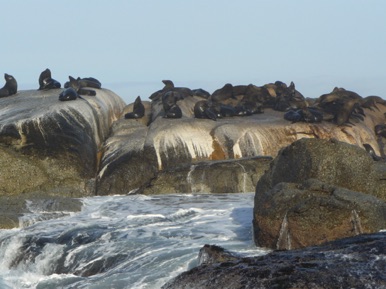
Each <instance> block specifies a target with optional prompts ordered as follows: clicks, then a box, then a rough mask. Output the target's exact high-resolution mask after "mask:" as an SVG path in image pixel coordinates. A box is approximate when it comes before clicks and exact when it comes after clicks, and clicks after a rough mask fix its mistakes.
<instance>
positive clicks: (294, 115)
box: [284, 107, 323, 123]
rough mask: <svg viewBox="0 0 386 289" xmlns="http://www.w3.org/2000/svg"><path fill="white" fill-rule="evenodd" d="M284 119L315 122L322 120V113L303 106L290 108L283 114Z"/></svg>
mask: <svg viewBox="0 0 386 289" xmlns="http://www.w3.org/2000/svg"><path fill="white" fill-rule="evenodd" d="M284 119H285V120H288V121H292V122H293V123H294V122H300V121H302V122H308V123H315V122H321V121H322V120H323V114H322V113H321V112H320V111H318V109H316V108H312V107H305V108H302V109H296V110H295V109H291V110H289V111H287V112H286V113H285V114H284Z"/></svg>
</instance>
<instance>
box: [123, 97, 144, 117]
mask: <svg viewBox="0 0 386 289" xmlns="http://www.w3.org/2000/svg"><path fill="white" fill-rule="evenodd" d="M144 115H145V106H144V105H143V103H142V101H141V97H140V96H138V97H137V98H136V99H135V101H134V105H133V111H132V112H129V113H126V114H125V118H126V119H133V118H135V119H136V118H142V117H143V116H144Z"/></svg>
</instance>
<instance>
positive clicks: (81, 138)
mask: <svg viewBox="0 0 386 289" xmlns="http://www.w3.org/2000/svg"><path fill="white" fill-rule="evenodd" d="M61 91H62V90H61V89H54V90H48V91H35V90H26V91H19V92H18V93H17V94H16V95H13V96H10V97H5V98H1V99H0V143H1V147H0V155H1V157H0V162H1V166H0V182H1V183H2V186H1V188H0V192H1V194H18V193H30V192H42V191H45V192H50V194H65V195H70V196H75V195H76V196H79V195H86V194H91V193H93V192H94V186H93V184H92V183H93V181H92V179H93V178H95V174H96V171H97V166H98V151H99V149H100V147H101V144H102V143H103V141H104V140H105V139H106V138H107V136H108V135H109V130H110V126H111V124H112V123H113V122H114V121H115V120H116V119H117V118H118V117H119V115H120V114H121V112H122V109H123V107H124V102H123V100H122V99H121V98H120V97H119V96H117V95H116V94H114V93H113V92H111V91H109V90H105V89H97V90H96V92H97V95H96V96H85V97H83V99H80V98H79V99H77V100H73V101H65V102H62V101H59V100H58V96H59V93H60V92H61Z"/></svg>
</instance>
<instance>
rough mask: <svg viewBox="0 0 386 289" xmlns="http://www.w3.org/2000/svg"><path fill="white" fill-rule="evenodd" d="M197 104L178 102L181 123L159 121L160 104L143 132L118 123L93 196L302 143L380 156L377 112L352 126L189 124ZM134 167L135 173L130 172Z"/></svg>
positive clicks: (260, 119)
mask: <svg viewBox="0 0 386 289" xmlns="http://www.w3.org/2000/svg"><path fill="white" fill-rule="evenodd" d="M199 99H200V98H199V97H196V96H193V97H187V98H185V99H183V100H179V101H178V102H177V104H178V105H179V106H180V107H181V110H182V112H183V117H182V118H181V119H165V118H163V117H162V103H160V102H152V104H151V109H152V111H151V113H152V119H153V122H151V124H150V125H149V126H148V127H146V126H145V124H144V123H143V122H141V121H138V120H124V119H121V120H119V125H118V126H120V127H122V128H123V127H124V129H123V130H122V131H121V132H119V131H118V130H114V133H113V135H112V137H111V138H109V139H108V140H107V141H106V143H105V146H104V151H105V155H104V158H103V160H102V165H101V170H100V173H99V175H98V180H97V184H98V185H97V187H98V194H117V193H118V194H121V193H127V192H129V191H131V190H133V189H136V188H138V187H141V186H146V185H147V182H148V181H146V179H149V177H152V178H154V177H155V176H156V173H157V172H159V171H162V170H168V169H170V168H173V167H175V166H176V165H178V166H183V165H194V164H196V163H198V162H202V161H213V160H226V159H239V158H249V157H256V156H276V155H277V153H278V152H279V150H280V149H281V148H282V147H284V146H287V145H289V144H291V143H292V142H294V141H296V140H298V139H301V138H304V137H306V138H322V139H330V138H335V139H337V140H340V141H344V142H347V143H351V144H355V145H357V146H359V147H362V148H363V144H370V145H371V146H372V147H373V148H374V151H375V152H376V153H377V154H378V155H379V147H378V142H377V139H376V136H375V134H374V126H375V124H377V123H380V122H383V121H384V115H383V113H382V111H370V110H368V112H367V111H366V112H367V114H368V117H366V118H365V120H364V121H361V122H359V123H357V124H356V125H355V126H337V125H335V124H333V123H330V122H322V123H303V122H302V123H291V122H288V121H286V120H284V119H283V112H278V111H274V110H271V109H266V110H265V112H264V113H262V114H255V115H252V116H246V117H230V118H222V119H218V120H217V121H212V120H210V119H195V118H193V116H194V114H193V106H194V103H195V102H197V101H198V100H199ZM147 113H149V112H147ZM155 115H157V116H158V117H156V118H155V117H154V116H155ZM149 118H150V116H149V115H148V116H147V119H149ZM118 156H119V157H118ZM140 160H143V161H142V162H141V161H140ZM134 163H135V165H136V166H139V169H135V168H133V166H134V165H133V164H134ZM138 172H139V173H138ZM139 175H140V176H139ZM129 181H131V182H129ZM114 184H118V186H115V185H114Z"/></svg>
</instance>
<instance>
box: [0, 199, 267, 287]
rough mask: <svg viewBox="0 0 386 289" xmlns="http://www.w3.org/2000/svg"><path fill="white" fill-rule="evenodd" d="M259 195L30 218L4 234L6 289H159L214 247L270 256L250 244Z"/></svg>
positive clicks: (1, 281)
mask: <svg viewBox="0 0 386 289" xmlns="http://www.w3.org/2000/svg"><path fill="white" fill-rule="evenodd" d="M253 198H254V193H238V194H216V195H214V194H178V195H156V196H145V195H121V196H103V197H102V196H100V197H98V196H97V197H87V198H83V199H81V201H82V203H83V207H82V210H81V211H80V212H77V213H73V212H45V211H44V210H42V209H41V208H40V206H39V204H38V203H34V202H33V201H30V202H29V203H28V206H29V207H30V210H31V211H32V213H30V214H27V215H24V216H23V217H21V218H20V228H17V229H11V230H0V288H1V289H8V288H12V289H21V288H37V289H52V288H66V289H67V288H68V289H70V288H74V289H75V288H77V289H78V288H94V289H97V288H100V289H102V288H103V289H106V288H109V289H120V288H122V289H123V288H160V287H161V286H162V285H163V284H165V283H166V282H167V281H168V280H170V279H171V278H173V277H175V276H177V275H178V274H180V273H182V272H184V271H186V270H188V269H190V268H193V267H194V266H196V265H197V259H198V253H199V249H200V248H201V247H202V246H204V245H205V244H216V245H219V246H222V247H224V248H225V249H227V250H230V251H234V252H238V253H239V254H241V255H244V256H252V255H261V254H266V253H267V251H265V250H263V249H261V248H257V247H256V246H255V245H254V243H253V240H252V212H253Z"/></svg>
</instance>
